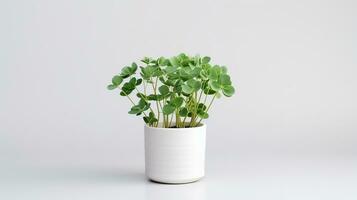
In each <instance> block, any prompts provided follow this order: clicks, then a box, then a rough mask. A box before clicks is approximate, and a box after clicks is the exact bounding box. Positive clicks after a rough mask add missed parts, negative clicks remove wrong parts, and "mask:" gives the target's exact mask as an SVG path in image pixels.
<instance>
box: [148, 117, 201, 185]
mask: <svg viewBox="0 0 357 200" xmlns="http://www.w3.org/2000/svg"><path fill="white" fill-rule="evenodd" d="M205 149H206V125H204V124H202V125H200V126H199V127H193V128H156V127H148V126H145V173H146V176H147V177H148V178H149V179H151V180H153V181H156V182H161V183H190V182H194V181H197V180H199V179H201V178H202V177H203V176H204V174H205Z"/></svg>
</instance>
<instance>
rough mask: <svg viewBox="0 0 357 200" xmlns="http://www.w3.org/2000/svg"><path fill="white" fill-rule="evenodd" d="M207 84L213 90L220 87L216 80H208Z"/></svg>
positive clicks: (217, 89)
mask: <svg viewBox="0 0 357 200" xmlns="http://www.w3.org/2000/svg"><path fill="white" fill-rule="evenodd" d="M208 85H209V86H210V87H211V89H212V90H214V91H219V90H220V89H221V85H220V84H219V83H218V82H217V81H209V82H208Z"/></svg>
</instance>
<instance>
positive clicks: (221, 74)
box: [107, 53, 234, 183]
mask: <svg viewBox="0 0 357 200" xmlns="http://www.w3.org/2000/svg"><path fill="white" fill-rule="evenodd" d="M210 60H211V59H210V57H200V56H194V57H191V56H188V55H186V54H183V53H182V54H179V55H178V56H174V57H172V58H169V59H168V58H165V57H160V58H158V59H153V58H148V57H145V58H144V59H142V60H141V62H142V63H143V64H142V66H138V65H137V64H136V63H135V62H134V63H132V64H131V65H130V66H126V67H124V68H123V69H122V70H121V72H120V73H119V74H117V75H115V76H114V77H113V78H112V83H111V84H110V85H108V87H107V88H108V89H109V90H114V89H119V90H120V95H121V96H123V97H126V98H127V99H128V100H129V101H130V102H131V103H132V105H133V106H132V107H131V109H130V111H129V114H133V115H136V116H143V120H144V122H145V124H146V125H145V172H146V175H147V177H148V178H149V179H151V180H153V181H157V182H163V183H188V182H193V181H196V180H199V179H200V178H202V177H203V176H204V167H205V146H206V145H205V144H206V125H205V124H203V123H202V120H204V119H207V118H208V117H209V115H208V111H209V109H210V108H211V106H212V104H213V102H214V100H215V99H217V98H220V97H221V95H222V94H223V95H224V96H226V97H231V96H232V95H233V94H234V87H233V86H232V82H231V79H230V76H229V75H228V74H227V68H226V67H224V66H218V65H213V64H211V63H210ZM138 68H140V72H138V71H139V70H138ZM134 97H135V99H134Z"/></svg>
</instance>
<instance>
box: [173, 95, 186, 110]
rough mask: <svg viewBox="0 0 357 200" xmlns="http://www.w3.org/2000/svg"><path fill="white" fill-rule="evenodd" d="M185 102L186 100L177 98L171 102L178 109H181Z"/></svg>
mask: <svg viewBox="0 0 357 200" xmlns="http://www.w3.org/2000/svg"><path fill="white" fill-rule="evenodd" d="M183 100H184V99H183V97H175V98H174V99H173V100H171V102H170V103H171V104H172V105H173V106H175V107H176V108H179V107H181V105H182V103H183Z"/></svg>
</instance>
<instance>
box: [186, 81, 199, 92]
mask: <svg viewBox="0 0 357 200" xmlns="http://www.w3.org/2000/svg"><path fill="white" fill-rule="evenodd" d="M187 85H188V86H190V87H191V88H192V89H193V90H194V91H198V90H199V89H200V88H201V82H199V81H196V80H194V79H191V80H188V81H187Z"/></svg>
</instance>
